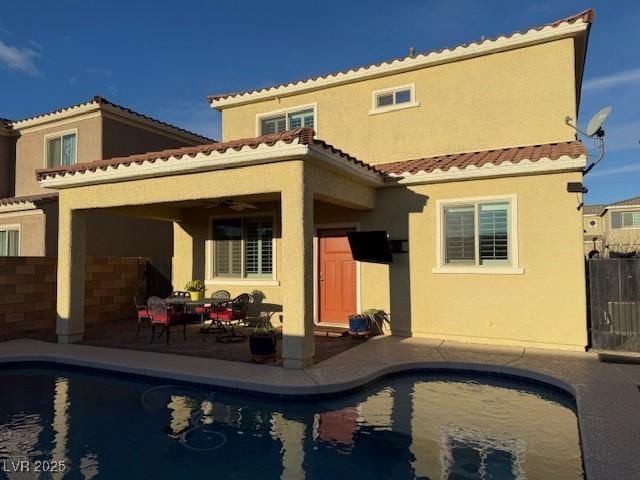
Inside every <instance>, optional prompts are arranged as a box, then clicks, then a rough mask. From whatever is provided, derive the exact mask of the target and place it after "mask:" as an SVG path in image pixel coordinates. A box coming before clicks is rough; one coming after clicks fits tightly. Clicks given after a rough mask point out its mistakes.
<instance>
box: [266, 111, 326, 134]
mask: <svg viewBox="0 0 640 480" xmlns="http://www.w3.org/2000/svg"><path fill="white" fill-rule="evenodd" d="M302 127H304V128H315V108H305V109H303V110H292V111H290V112H284V113H281V114H279V115H274V116H265V117H264V118H261V119H260V135H268V134H271V133H280V132H284V131H285V130H293V129H294V128H302Z"/></svg>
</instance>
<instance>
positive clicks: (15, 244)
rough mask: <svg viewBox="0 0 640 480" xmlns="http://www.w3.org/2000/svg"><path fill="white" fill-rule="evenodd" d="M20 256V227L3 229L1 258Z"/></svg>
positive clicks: (0, 236) (0, 249) (0, 248)
mask: <svg viewBox="0 0 640 480" xmlns="http://www.w3.org/2000/svg"><path fill="white" fill-rule="evenodd" d="M18 255H20V229H19V228H18V227H2V228H1V229H0V257H17V256H18Z"/></svg>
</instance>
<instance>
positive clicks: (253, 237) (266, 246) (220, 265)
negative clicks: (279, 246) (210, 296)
mask: <svg viewBox="0 0 640 480" xmlns="http://www.w3.org/2000/svg"><path fill="white" fill-rule="evenodd" d="M213 232H214V242H213V248H214V260H213V261H214V268H213V270H214V276H216V277H236V278H271V277H272V275H273V219H272V218H245V219H223V220H215V221H214V222H213Z"/></svg>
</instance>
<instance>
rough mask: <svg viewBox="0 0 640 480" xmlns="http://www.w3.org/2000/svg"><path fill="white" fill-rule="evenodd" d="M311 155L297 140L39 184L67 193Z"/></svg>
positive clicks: (148, 162) (120, 167) (79, 174)
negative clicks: (79, 189) (91, 187)
mask: <svg viewBox="0 0 640 480" xmlns="http://www.w3.org/2000/svg"><path fill="white" fill-rule="evenodd" d="M308 151H309V149H308V146H307V145H300V144H299V143H298V140H294V141H293V142H292V143H290V144H287V143H284V142H282V141H279V142H277V143H276V144H275V145H273V146H269V145H266V144H262V145H259V146H258V147H256V148H251V147H249V146H245V147H243V148H242V149H240V150H238V151H236V150H232V149H229V150H227V151H226V152H224V153H222V152H217V151H213V152H211V153H208V154H205V153H198V154H197V155H196V156H195V157H193V158H185V157H186V155H185V156H183V157H182V158H180V159H179V158H176V157H169V158H168V159H166V160H162V159H153V160H145V161H144V162H142V163H141V164H136V163H132V164H130V165H122V164H120V165H115V166H109V167H107V168H106V169H105V170H100V169H98V170H96V171H94V172H92V171H85V172H74V173H73V174H71V173H65V174H62V175H60V174H58V175H55V176H54V177H51V178H46V179H44V180H40V182H39V183H40V185H41V186H42V187H44V188H53V189H64V188H69V187H79V186H83V185H95V184H98V183H112V182H119V181H122V180H139V179H142V178H151V177H163V176H168V175H176V174H182V173H194V172H203V171H210V170H221V169H225V168H237V167H244V166H248V165H258V164H262V163H274V162H279V161H283V160H291V159H294V158H300V157H303V156H305V155H307V153H308Z"/></svg>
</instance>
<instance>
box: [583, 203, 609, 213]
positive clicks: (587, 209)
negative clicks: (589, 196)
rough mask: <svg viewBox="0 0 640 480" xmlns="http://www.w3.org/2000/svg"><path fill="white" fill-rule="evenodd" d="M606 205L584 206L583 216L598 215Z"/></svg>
mask: <svg viewBox="0 0 640 480" xmlns="http://www.w3.org/2000/svg"><path fill="white" fill-rule="evenodd" d="M605 207H606V205H585V206H584V207H582V213H583V214H584V215H599V214H600V213H601V212H602V210H603V209H604V208H605Z"/></svg>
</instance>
